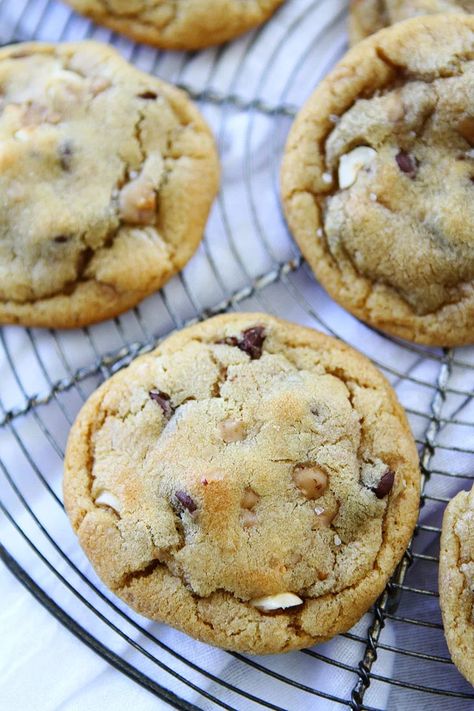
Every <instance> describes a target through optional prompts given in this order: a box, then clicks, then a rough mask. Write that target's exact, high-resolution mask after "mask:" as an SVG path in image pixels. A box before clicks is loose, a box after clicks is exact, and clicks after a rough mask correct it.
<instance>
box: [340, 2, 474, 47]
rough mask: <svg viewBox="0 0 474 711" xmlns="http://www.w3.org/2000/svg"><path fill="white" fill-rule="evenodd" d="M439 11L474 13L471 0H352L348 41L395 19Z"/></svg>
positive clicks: (400, 19) (404, 18)
mask: <svg viewBox="0 0 474 711" xmlns="http://www.w3.org/2000/svg"><path fill="white" fill-rule="evenodd" d="M441 12H457V13H469V12H474V0H351V5H350V14H349V37H350V40H351V44H355V43H356V42H359V41H360V40H362V39H364V37H368V35H371V34H373V33H374V32H377V31H378V30H380V29H382V28H383V27H387V26H388V25H393V24H394V23H395V22H401V21H402V20H408V19H409V18H411V17H416V16H417V15H433V14H435V13H441Z"/></svg>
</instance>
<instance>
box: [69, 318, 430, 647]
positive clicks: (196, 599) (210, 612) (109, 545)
mask: <svg viewBox="0 0 474 711" xmlns="http://www.w3.org/2000/svg"><path fill="white" fill-rule="evenodd" d="M418 487H419V472H418V466H417V453H416V448H415V445H414V441H413V437H412V435H411V433H410V430H409V428H408V425H407V422H406V419H405V416H404V414H403V412H402V410H401V408H400V406H399V405H398V403H397V400H396V398H395V395H394V393H393V391H392V389H391V388H390V386H389V385H388V383H387V382H386V381H385V379H384V378H383V377H382V375H381V374H380V373H379V372H378V371H377V370H376V369H375V368H374V366H373V365H371V363H370V362H369V361H368V360H366V359H365V358H364V357H363V356H362V355H360V354H359V353H356V352H355V351H353V350H352V349H350V348H348V347H347V346H345V345H343V344H342V343H341V342H339V341H336V340H334V339H332V338H330V337H328V336H324V335H322V334H320V333H317V332H316V331H313V330H311V329H307V328H303V327H301V326H296V325H294V324H290V323H287V322H285V321H280V320H278V319H275V318H272V317H271V316H268V315H265V314H233V315H230V314H228V315H224V316H219V317H216V318H213V319H210V320H209V321H206V322H203V323H200V324H197V325H195V326H192V327H191V328H188V329H185V330H183V331H181V332H180V333H175V334H174V335H172V336H171V337H169V338H168V339H166V340H165V341H164V342H163V343H162V344H161V345H160V347H159V348H158V349H156V350H155V351H153V352H152V353H150V354H148V355H145V356H143V357H141V358H138V359H137V360H136V361H135V362H134V363H132V364H131V365H130V366H129V367H128V368H126V369H124V370H123V371H121V372H119V373H117V374H116V375H114V376H113V377H112V378H111V379H110V380H109V381H108V382H106V383H105V384H104V385H103V386H102V387H101V388H100V389H99V390H98V391H97V393H95V394H94V395H93V396H92V397H91V398H90V400H89V401H88V402H87V403H86V405H85V406H84V408H83V410H82V412H81V414H80V415H79V418H78V421H77V423H76V424H75V425H74V427H73V429H72V432H71V435H70V440H69V443H68V451H67V456H66V473H65V480H64V495H65V504H66V508H67V511H68V514H69V516H70V518H71V522H72V524H73V526H74V529H75V531H76V533H77V535H78V537H79V541H80V543H81V545H82V546H83V548H84V550H85V551H86V553H87V555H88V556H89V558H90V560H91V562H92V564H93V565H94V567H95V568H96V570H97V572H98V574H99V575H100V576H101V577H102V579H103V580H104V582H105V583H106V584H107V585H108V586H109V587H110V588H111V589H112V590H113V591H114V592H115V593H116V594H117V595H119V596H120V597H121V598H122V599H123V600H125V601H126V602H128V603H129V604H130V605H131V606H132V607H134V608H135V609H136V610H138V611H139V612H141V613H142V614H144V615H147V616H149V617H151V618H152V619H156V620H161V621H164V622H168V623H169V624H171V625H174V626H175V627H177V628H179V629H181V630H184V631H185V632H187V633H188V634H190V635H192V636H194V637H196V638H197V639H200V640H203V641H206V642H209V643H211V644H215V645H218V646H221V647H224V648H230V649H238V650H241V651H246V652H254V653H273V652H283V651H288V650H290V649H297V648H301V647H305V646H310V645H311V644H314V643H316V642H320V641H322V640H325V639H328V638H330V637H332V636H333V635H335V634H337V633H338V632H341V631H343V630H347V629H348V628H349V627H350V626H351V625H352V624H354V623H355V622H356V621H357V620H358V619H359V617H360V616H361V615H362V614H363V613H364V612H365V611H366V610H367V609H368V607H369V606H370V605H371V604H372V603H373V601H374V600H375V599H376V598H377V596H378V595H379V594H380V593H381V591H382V590H383V588H384V586H385V585H386V582H387V580H388V578H389V577H390V575H391V573H392V572H393V570H394V568H395V566H396V565H397V563H398V561H399V560H400V557H401V555H402V553H403V550H404V548H405V546H406V545H407V543H408V541H409V539H410V536H411V534H412V531H413V527H414V524H415V520H416V516H417V511H418Z"/></svg>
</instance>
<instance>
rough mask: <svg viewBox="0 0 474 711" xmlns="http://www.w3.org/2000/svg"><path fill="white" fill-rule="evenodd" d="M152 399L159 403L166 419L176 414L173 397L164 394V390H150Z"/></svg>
mask: <svg viewBox="0 0 474 711" xmlns="http://www.w3.org/2000/svg"><path fill="white" fill-rule="evenodd" d="M148 394H149V396H150V398H151V399H152V400H154V401H155V402H157V403H158V405H159V406H160V407H161V409H162V410H163V414H164V416H165V417H167V418H170V417H171V415H172V414H173V412H174V408H173V405H172V404H171V397H170V396H169V395H168V393H164V392H163V391H162V390H150V392H149V393H148Z"/></svg>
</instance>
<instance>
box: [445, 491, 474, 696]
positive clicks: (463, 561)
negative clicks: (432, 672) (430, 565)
mask: <svg viewBox="0 0 474 711" xmlns="http://www.w3.org/2000/svg"><path fill="white" fill-rule="evenodd" d="M439 597H440V603H441V611H442V613H443V624H444V633H445V635H446V641H447V643H448V647H449V651H450V652H451V657H452V658H453V662H454V663H455V664H456V666H457V668H458V669H459V671H460V672H461V674H464V676H465V677H466V679H467V680H468V681H469V682H470V683H471V684H473V685H474V488H472V489H471V491H461V492H460V493H459V494H458V495H457V496H455V497H454V499H452V501H450V502H449V504H448V506H447V508H446V512H445V514H444V518H443V528H442V532H441V550H440V562H439Z"/></svg>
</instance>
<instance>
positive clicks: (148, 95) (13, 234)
mask: <svg viewBox="0 0 474 711" xmlns="http://www.w3.org/2000/svg"><path fill="white" fill-rule="evenodd" d="M0 92H1V99H0V192H1V195H2V198H1V201H0V300H1V301H3V302H6V303H7V304H8V306H5V315H6V316H8V314H9V315H10V316H11V317H12V318H13V315H14V314H15V307H18V309H21V307H22V306H23V307H24V309H23V310H24V312H25V313H26V309H28V308H29V306H30V305H34V304H35V303H36V302H42V301H44V300H52V299H53V298H54V297H64V296H66V297H68V296H69V297H72V296H74V292H75V291H76V290H78V289H83V288H84V284H85V283H86V282H89V283H91V284H92V283H94V282H95V283H96V284H98V285H104V286H105V287H108V289H109V290H110V291H114V292H115V301H116V302H117V303H118V304H120V305H122V304H121V301H123V302H124V303H123V306H128V305H130V304H129V303H128V302H130V301H134V302H136V301H138V300H139V298H140V297H141V298H143V296H144V295H146V294H147V293H150V292H151V291H153V290H154V289H156V288H158V287H159V286H160V285H161V284H162V283H163V282H164V281H165V280H166V279H167V278H169V276H171V274H172V273H173V272H175V271H176V270H177V268H179V267H181V266H182V265H183V264H184V262H185V261H187V259H188V258H189V257H190V255H191V254H192V252H193V251H194V249H195V247H196V246H197V243H198V241H199V239H200V237H201V234H202V229H203V225H204V221H205V218H206V216H207V211H208V209H209V206H210V203H211V201H212V198H213V196H214V193H215V190H216V183H217V174H218V168H217V160H216V156H215V151H214V148H213V143H212V138H211V136H210V134H209V131H208V129H207V127H206V126H205V124H204V122H203V121H202V119H201V118H200V116H199V114H198V112H197V110H196V109H194V107H193V106H192V105H191V103H190V102H189V101H188V100H187V99H186V98H185V97H184V95H183V94H181V93H180V92H178V91H177V90H175V89H174V88H173V87H171V86H168V85H166V84H165V83H163V82H161V81H160V80H158V79H156V78H155V77H151V76H148V75H146V74H143V73H141V72H138V71H137V70H136V69H134V68H133V67H132V66H131V65H129V64H128V63H127V62H125V61H124V60H123V59H122V58H120V57H119V55H118V54H117V53H116V52H115V51H113V50H112V49H110V48H108V47H106V46H103V45H100V44H97V43H93V42H85V43H78V44H62V45H57V46H54V45H41V44H38V45H35V44H28V45H15V46H13V47H10V48H7V49H4V50H2V51H1V52H0ZM196 185H199V188H198V190H197V189H196ZM199 191H200V194H198V192H199ZM93 296H94V295H91V296H90V298H89V299H88V300H85V303H84V305H85V307H89V309H90V314H87V313H84V315H83V318H84V319H85V320H87V316H88V315H89V316H90V317H91V320H97V319H96V318H95V319H94V318H93V317H94V316H97V315H100V311H101V308H102V306H101V302H100V299H99V298H97V296H96V298H93ZM50 303H51V309H53V307H54V302H53V301H50ZM107 307H108V305H107V304H106V299H105V298H104V299H103V308H104V309H105V308H107ZM0 311H2V309H0ZM97 312H98V313H97ZM18 313H23V312H21V310H20V311H19V312H18ZM67 318H68V317H67V315H66V316H65V317H63V320H64V319H65V320H66V321H67ZM53 320H54V319H53ZM71 321H72V317H71ZM70 325H73V324H72V323H71V324H70Z"/></svg>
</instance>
